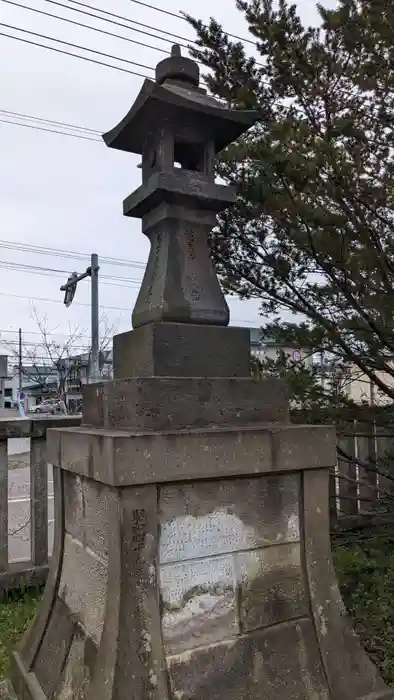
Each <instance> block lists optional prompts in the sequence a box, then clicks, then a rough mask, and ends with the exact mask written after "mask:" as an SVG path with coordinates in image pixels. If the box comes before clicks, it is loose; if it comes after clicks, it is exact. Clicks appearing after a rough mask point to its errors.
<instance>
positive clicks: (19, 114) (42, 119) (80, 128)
mask: <svg viewBox="0 0 394 700" xmlns="http://www.w3.org/2000/svg"><path fill="white" fill-rule="evenodd" d="M0 114H6V115H10V116H12V117H18V118H20V119H28V120H30V121H36V122H40V123H41V122H42V123H44V124H50V125H54V126H62V127H67V128H68V129H75V130H76V131H83V132H85V131H86V132H87V133H91V134H98V135H99V136H101V134H102V133H103V132H102V131H100V130H99V129H90V128H89V127H87V126H79V125H77V124H69V123H68V122H62V121H56V120H55V119H45V117H35V116H33V115H31V114H25V113H23V112H11V111H10V110H8V109H0Z"/></svg>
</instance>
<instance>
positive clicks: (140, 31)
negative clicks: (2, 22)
mask: <svg viewBox="0 0 394 700" xmlns="http://www.w3.org/2000/svg"><path fill="white" fill-rule="evenodd" d="M4 1H7V2H14V0H4ZM44 2H48V3H50V4H51V5H57V6H58V7H61V8H63V9H65V10H70V11H71V12H79V13H80V14H81V15H85V16H86V17H93V18H94V19H99V20H101V21H102V22H108V23H109V24H114V25H116V26H118V27H124V28H126V29H128V30H129V31H131V32H137V34H144V35H145V36H150V37H152V39H159V40H160V41H164V42H167V43H168V44H173V43H174V39H167V38H166V37H163V36H158V35H157V34H152V32H146V31H144V30H143V29H135V28H134V27H130V26H129V25H126V24H123V23H120V22H117V21H115V20H112V19H106V18H105V17H100V15H95V14H93V13H91V12H86V10H79V9H78V8H76V7H67V5H64V3H61V2H57V0H44ZM22 7H24V6H22ZM84 7H90V6H88V5H84ZM92 9H93V10H98V11H99V12H101V10H100V8H98V7H92ZM108 14H109V13H108ZM114 16H116V15H114ZM121 19H125V20H126V21H128V22H130V23H133V20H129V19H128V18H127V17H121ZM136 24H137V25H138V26H145V27H146V28H147V29H153V31H156V32H161V29H159V28H158V27H152V26H150V25H149V24H146V25H142V24H141V23H139V22H136ZM163 33H164V34H169V35H170V36H171V34H170V32H163ZM173 36H174V37H175V38H177V39H181V40H184V41H189V39H185V37H180V36H176V35H175V34H174V35H173ZM190 43H194V42H193V40H190ZM184 48H185V49H187V48H188V47H187V46H184ZM160 50H161V51H163V49H160Z"/></svg>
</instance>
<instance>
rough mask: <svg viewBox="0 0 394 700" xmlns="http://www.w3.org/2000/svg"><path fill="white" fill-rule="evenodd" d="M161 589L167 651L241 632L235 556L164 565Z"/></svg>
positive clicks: (190, 646)
mask: <svg viewBox="0 0 394 700" xmlns="http://www.w3.org/2000/svg"><path fill="white" fill-rule="evenodd" d="M160 593H161V610H162V631H163V643H164V649H165V651H166V653H174V652H179V651H182V650H183V649H190V648H192V647H195V646H199V645H201V644H207V643H212V642H215V641H220V640H222V639H223V638H226V637H230V636H235V635H236V634H237V633H239V623H238V618H237V610H236V584H235V578H234V560H233V557H232V556H226V557H213V558H210V559H203V560H196V561H187V562H181V563H177V564H167V565H166V566H163V567H161V570H160Z"/></svg>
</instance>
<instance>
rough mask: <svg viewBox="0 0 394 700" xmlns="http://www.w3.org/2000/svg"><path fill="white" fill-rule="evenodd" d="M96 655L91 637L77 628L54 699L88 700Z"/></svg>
mask: <svg viewBox="0 0 394 700" xmlns="http://www.w3.org/2000/svg"><path fill="white" fill-rule="evenodd" d="M96 656H97V649H96V647H95V645H94V644H93V643H92V641H91V639H90V638H89V637H86V636H85V635H84V633H83V631H82V630H80V629H77V630H76V632H75V634H74V637H73V640H72V643H71V646H70V650H69V653H68V657H67V662H66V664H65V667H64V671H63V673H62V677H61V679H60V683H59V686H58V687H57V689H56V691H55V693H54V696H53V700H86V697H87V694H88V690H89V684H90V682H91V679H92V675H93V670H94V665H95V661H96Z"/></svg>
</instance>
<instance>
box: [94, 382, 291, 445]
mask: <svg viewBox="0 0 394 700" xmlns="http://www.w3.org/2000/svg"><path fill="white" fill-rule="evenodd" d="M288 419H289V407H288V389H287V386H286V384H285V383H284V382H282V381H281V380H280V379H274V378H272V379H265V380H263V381H261V380H258V379H252V378H247V379H241V378H235V377H233V378H231V379H226V378H219V377H212V378H207V379H199V378H194V379H193V378H192V377H175V378H173V377H140V378H134V379H120V380H117V381H114V382H104V383H102V384H90V385H87V386H84V387H83V424H84V425H90V426H94V427H99V428H107V429H112V428H114V429H118V430H124V429H131V430H133V431H136V432H138V431H147V430H151V431H156V430H159V431H163V430H190V429H195V428H197V429H198V428H209V427H212V426H220V427H224V426H232V425H236V426H244V425H249V424H250V425H253V424H256V423H268V422H271V423H286V422H287V421H288Z"/></svg>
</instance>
